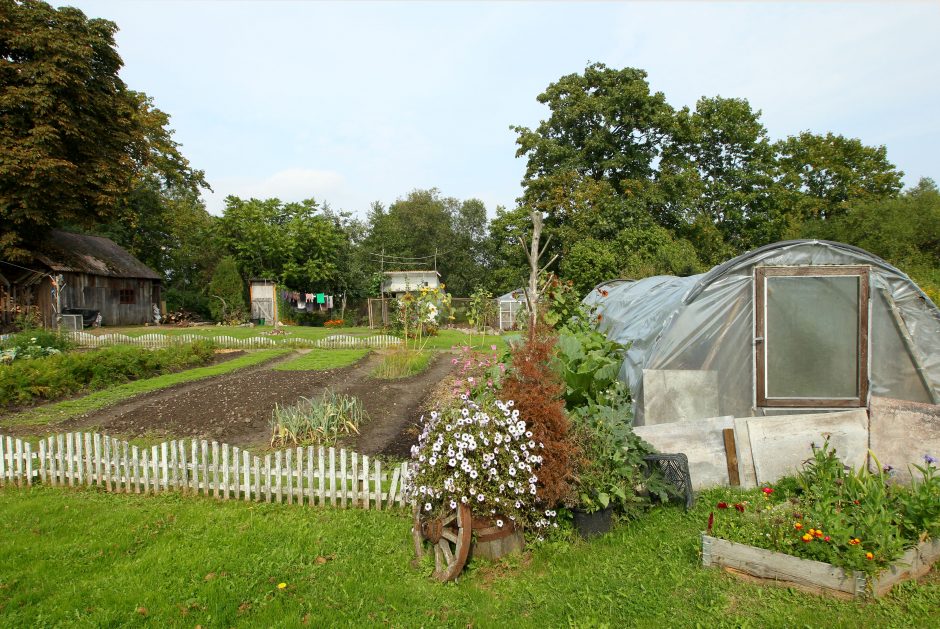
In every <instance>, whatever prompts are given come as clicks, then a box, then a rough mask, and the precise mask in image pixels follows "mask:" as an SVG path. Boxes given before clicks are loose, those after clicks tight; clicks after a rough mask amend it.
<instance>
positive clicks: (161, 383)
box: [0, 349, 292, 426]
mask: <svg viewBox="0 0 940 629" xmlns="http://www.w3.org/2000/svg"><path fill="white" fill-rule="evenodd" d="M291 351H292V350H289V349H266V350H258V351H253V352H248V353H246V354H245V355H244V356H239V357H238V358H233V359H231V360H227V361H225V362H222V363H218V364H216V365H209V366H208V367H198V368H196V369H188V370H186V371H178V372H176V373H168V374H164V375H162V376H157V377H156V378H147V379H144V380H135V381H133V382H128V383H125V384H121V385H117V386H112V387H108V388H107V389H102V390H100V391H95V392H94V393H89V394H88V395H85V396H82V397H80V398H76V399H74V400H66V401H64V402H57V403H55V404H48V405H44V406H40V407H38V408H32V409H29V410H26V411H22V412H20V413H16V414H14V415H9V416H7V417H3V418H0V426H23V425H36V426H40V425H45V424H51V423H55V422H60V421H65V420H66V419H69V418H71V417H74V416H76V415H82V414H84V413H88V412H90V411H96V410H98V409H100V408H104V407H106V406H110V405H112V404H116V403H117V402H121V401H123V400H126V399H127V398H130V397H133V396H135V395H138V394H141V393H148V392H150V391H156V390H158V389H165V388H167V387H171V386H173V385H175V384H180V383H182V382H192V381H195V380H201V379H203V378H211V377H212V376H220V375H222V374H226V373H230V372H232V371H235V370H237V369H242V368H244V367H250V366H252V365H257V364H259V363H262V362H265V361H267V360H271V359H272V358H276V357H278V356H284V355H286V354H289V353H290V352H291Z"/></svg>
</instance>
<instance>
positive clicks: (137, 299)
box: [0, 230, 162, 327]
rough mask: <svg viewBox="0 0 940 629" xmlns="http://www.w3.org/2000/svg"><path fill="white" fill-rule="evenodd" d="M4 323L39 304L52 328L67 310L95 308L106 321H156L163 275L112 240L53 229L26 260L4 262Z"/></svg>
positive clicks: (0, 299) (0, 292) (0, 305)
mask: <svg viewBox="0 0 940 629" xmlns="http://www.w3.org/2000/svg"><path fill="white" fill-rule="evenodd" d="M0 277H2V278H3V279H2V280H0V311H2V313H3V319H4V323H9V322H10V320H11V319H12V317H13V316H15V315H16V314H17V313H18V312H22V311H23V310H24V309H26V308H30V307H36V308H38V310H39V312H40V313H41V315H42V320H43V324H44V325H45V326H47V327H53V326H55V325H56V318H57V316H58V315H59V314H62V313H64V312H67V311H68V310H88V311H90V310H96V311H98V312H100V313H101V317H102V323H103V324H104V325H134V324H143V323H147V322H150V321H152V320H153V311H154V305H155V304H156V305H157V306H158V307H159V304H160V300H161V298H162V295H161V277H160V274H159V273H157V272H156V271H154V270H153V269H151V268H149V267H148V266H146V265H145V264H144V263H143V262H141V261H140V260H138V259H137V258H135V257H134V256H132V255H131V254H130V253H128V252H127V250H125V249H123V248H121V247H119V246H118V245H117V244H115V242H114V241H112V240H111V239H109V238H104V237H102V236H88V235H85V234H74V233H71V232H66V231H61V230H52V231H51V232H50V233H49V235H48V236H47V238H46V239H45V240H44V241H43V242H42V244H41V245H39V246H38V247H37V248H36V251H35V253H34V254H33V259H32V260H30V261H27V262H15V263H14V262H7V261H0Z"/></svg>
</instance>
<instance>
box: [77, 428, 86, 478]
mask: <svg viewBox="0 0 940 629" xmlns="http://www.w3.org/2000/svg"><path fill="white" fill-rule="evenodd" d="M75 471H76V473H77V474H78V486H79V487H82V486H83V485H84V484H85V457H84V456H82V433H80V432H79V433H75Z"/></svg>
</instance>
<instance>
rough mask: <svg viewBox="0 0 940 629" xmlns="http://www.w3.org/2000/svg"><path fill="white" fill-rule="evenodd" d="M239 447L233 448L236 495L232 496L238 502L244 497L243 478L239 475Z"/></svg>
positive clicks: (233, 481)
mask: <svg viewBox="0 0 940 629" xmlns="http://www.w3.org/2000/svg"><path fill="white" fill-rule="evenodd" d="M238 454H239V449H238V446H233V447H232V491H234V492H235V493H234V494H233V495H232V499H233V500H238V499H239V498H241V495H242V487H241V477H240V476H239V475H238V472H239V470H238Z"/></svg>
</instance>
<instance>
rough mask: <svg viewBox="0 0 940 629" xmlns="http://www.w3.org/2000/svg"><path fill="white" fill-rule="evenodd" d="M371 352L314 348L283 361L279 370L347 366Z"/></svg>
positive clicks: (313, 369) (314, 369)
mask: <svg viewBox="0 0 940 629" xmlns="http://www.w3.org/2000/svg"><path fill="white" fill-rule="evenodd" d="M368 353H369V350H367V349H314V350H310V352H308V353H306V354H303V355H301V356H298V357H297V358H294V359H292V360H288V361H287V362H284V363H281V364H280V365H278V366H277V367H275V368H274V369H276V370H277V371H316V370H320V369H337V368H339V367H347V366H349V365H352V364H353V363H356V362H358V361H360V360H361V359H362V358H363V357H364V356H366V355H367V354H368Z"/></svg>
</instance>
